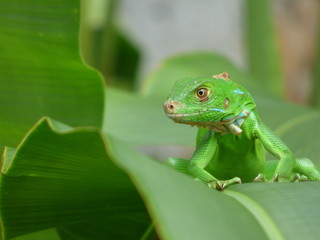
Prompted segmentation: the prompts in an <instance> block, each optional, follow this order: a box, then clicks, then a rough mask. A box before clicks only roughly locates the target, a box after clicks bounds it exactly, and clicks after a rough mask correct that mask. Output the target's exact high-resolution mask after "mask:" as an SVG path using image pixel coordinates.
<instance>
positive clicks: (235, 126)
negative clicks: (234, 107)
mask: <svg viewBox="0 0 320 240" xmlns="http://www.w3.org/2000/svg"><path fill="white" fill-rule="evenodd" d="M201 113H203V112H197V113H170V114H167V116H168V117H169V118H170V119H172V120H173V121H175V122H177V123H183V124H188V125H191V126H197V127H202V128H207V129H211V130H213V131H215V132H220V133H223V134H226V133H233V134H235V135H239V134H241V132H242V129H241V128H240V126H241V125H242V124H243V122H244V120H245V118H246V117H247V116H249V114H250V112H248V111H246V110H245V109H244V110H242V112H241V113H240V114H239V115H237V116H233V117H229V118H223V119H221V120H220V121H212V122H196V121H190V120H185V119H184V118H185V117H189V116H197V115H200V114H201Z"/></svg>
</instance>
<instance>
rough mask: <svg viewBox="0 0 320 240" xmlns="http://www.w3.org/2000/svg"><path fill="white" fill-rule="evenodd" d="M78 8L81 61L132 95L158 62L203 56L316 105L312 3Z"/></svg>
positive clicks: (103, 3) (315, 5)
mask: <svg viewBox="0 0 320 240" xmlns="http://www.w3.org/2000/svg"><path fill="white" fill-rule="evenodd" d="M82 5H83V9H82V11H83V12H82V14H83V17H84V18H83V25H82V35H81V40H82V50H83V54H84V57H85V59H86V61H87V62H88V63H89V64H90V65H91V66H93V67H95V68H97V69H99V70H100V71H101V72H102V73H103V75H104V77H105V79H106V82H107V83H108V84H110V85H117V86H122V87H124V88H127V89H134V90H139V89H141V88H142V86H143V84H144V81H145V79H146V76H149V74H150V73H151V72H152V71H153V70H154V69H156V68H158V67H159V65H160V63H161V61H162V60H163V59H165V58H168V57H169V56H172V55H177V54H181V53H185V52H190V51H210V52H215V53H218V54H221V55H223V56H225V57H227V58H228V59H230V60H231V61H232V62H233V63H234V64H235V65H236V66H238V67H239V68H242V69H244V70H245V71H248V72H249V73H251V75H252V76H253V77H254V78H255V80H257V81H261V82H263V84H266V85H267V86H268V88H270V89H271V90H272V91H273V92H274V93H276V94H278V95H280V96H281V97H283V98H284V99H287V100H289V101H291V102H295V103H299V104H318V103H319V100H318V98H317V95H318V94H317V93H318V91H319V89H320V87H319V74H320V73H319V71H320V70H318V68H317V65H318V64H317V62H318V61H319V60H318V59H319V53H318V52H319V50H318V49H319V47H318V46H319V40H318V32H319V15H320V14H319V1H317V0H305V1H299V0H280V1H267V0H262V1H252V0H247V1H242V0H241V1H240V0H235V1H232V2H229V1H210V0H203V1H201V2H195V1H167V0H150V1H145V0H136V1H134V2H133V1H130V0H121V1H119V0H118V1H112V0H108V1H107V0H91V1H83V2H82ZM234 80H236V79H234Z"/></svg>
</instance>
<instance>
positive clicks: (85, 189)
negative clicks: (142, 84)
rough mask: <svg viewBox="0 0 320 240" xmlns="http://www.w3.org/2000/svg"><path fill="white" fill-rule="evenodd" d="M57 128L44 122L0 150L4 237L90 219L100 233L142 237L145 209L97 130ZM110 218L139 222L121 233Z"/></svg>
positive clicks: (46, 121)
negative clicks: (14, 145) (0, 156)
mask: <svg viewBox="0 0 320 240" xmlns="http://www.w3.org/2000/svg"><path fill="white" fill-rule="evenodd" d="M61 126H63V125H62V124H60V123H59V124H57V123H56V122H55V121H50V120H46V119H42V120H41V121H39V122H38V123H37V124H36V125H35V126H34V127H33V129H31V130H30V132H29V133H28V135H27V136H26V137H25V138H24V140H23V141H22V142H21V144H20V145H19V146H18V148H17V150H16V152H15V153H14V154H12V151H5V152H4V157H3V162H4V164H3V168H2V171H1V185H0V196H1V197H0V199H1V204H0V208H1V219H2V225H3V234H4V236H5V239H8V238H11V237H14V236H19V235H23V234H26V233H29V232H33V231H39V230H42V229H45V228H50V227H57V226H65V225H72V224H78V225H79V224H80V223H83V224H85V223H86V222H88V221H89V222H96V221H102V223H103V225H102V224H100V225H99V226H100V227H97V228H101V229H102V230H100V232H101V234H102V235H103V234H104V235H108V236H114V237H117V236H118V237H119V236H124V235H127V234H131V235H132V236H142V234H143V232H144V230H145V229H146V228H147V225H148V217H147V215H146V211H145V208H144V205H143V203H142V201H141V198H140V197H139V195H138V194H137V192H136V190H135V188H134V187H133V185H132V183H131V181H130V180H129V178H128V177H127V176H126V174H124V173H123V172H122V171H120V170H119V168H118V167H116V166H115V165H114V164H113V163H112V162H111V160H110V157H109V155H108V154H107V152H106V147H105V142H104V140H103V139H102V138H101V136H100V134H99V132H98V131H97V130H95V129H90V128H83V129H76V130H72V131H70V130H66V129H70V128H66V127H65V126H63V127H61ZM128 199H130V201H128ZM137 214H138V215H137ZM135 216H138V218H137V219H135V218H134V217H135ZM139 216H140V217H139ZM113 219H117V221H122V224H132V223H133V224H136V225H137V222H138V223H139V224H138V227H137V228H136V229H131V231H130V232H124V231H123V227H122V225H119V227H116V226H114V225H113V224H110V223H111V222H112V220H113ZM86 226H89V225H88V224H86ZM88 231H89V230H88Z"/></svg>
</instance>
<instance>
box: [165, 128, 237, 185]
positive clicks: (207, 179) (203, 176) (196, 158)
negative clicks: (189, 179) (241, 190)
mask: <svg viewBox="0 0 320 240" xmlns="http://www.w3.org/2000/svg"><path fill="white" fill-rule="evenodd" d="M217 143H218V138H217V137H216V136H215V134H214V132H213V131H212V130H209V131H208V132H207V134H206V135H205V136H204V137H203V138H202V140H201V142H200V143H199V144H198V146H197V149H196V150H195V152H194V154H193V156H192V158H191V160H190V161H188V160H184V159H177V158H169V159H168V160H167V162H166V164H167V165H170V166H171V167H173V168H175V169H177V170H179V171H181V172H184V173H189V174H190V175H192V176H193V177H195V178H196V179H198V180H200V181H202V182H204V183H206V184H208V186H209V187H210V188H216V189H218V190H223V189H224V188H226V187H227V186H229V185H231V184H234V183H241V179H240V178H238V177H234V178H232V179H229V180H218V179H217V178H215V177H214V176H212V175H211V174H210V173H209V172H207V171H206V170H205V169H204V168H205V167H206V166H207V165H208V163H209V162H210V161H211V159H212V157H213V155H214V153H215V151H216V147H217Z"/></svg>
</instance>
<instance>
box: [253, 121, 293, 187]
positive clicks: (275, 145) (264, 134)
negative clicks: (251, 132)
mask: <svg viewBox="0 0 320 240" xmlns="http://www.w3.org/2000/svg"><path fill="white" fill-rule="evenodd" d="M255 135H256V137H258V138H259V139H260V140H261V142H262V144H263V145H264V147H265V149H266V150H267V151H268V152H270V153H271V154H272V155H274V156H275V157H277V158H278V159H280V160H279V163H278V165H277V167H276V170H275V172H274V175H273V178H272V180H271V181H278V182H289V181H290V180H291V176H292V174H293V169H294V167H295V158H294V156H293V154H292V152H291V151H290V149H289V148H288V147H287V146H286V144H285V143H284V142H283V141H282V140H281V139H280V138H279V137H278V136H276V135H275V134H274V133H273V132H272V131H271V130H270V129H269V128H268V127H267V126H266V125H264V124H263V123H262V122H260V123H259V124H257V129H256V131H255Z"/></svg>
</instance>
